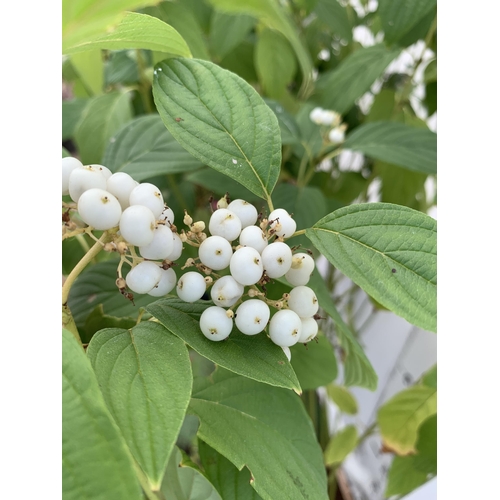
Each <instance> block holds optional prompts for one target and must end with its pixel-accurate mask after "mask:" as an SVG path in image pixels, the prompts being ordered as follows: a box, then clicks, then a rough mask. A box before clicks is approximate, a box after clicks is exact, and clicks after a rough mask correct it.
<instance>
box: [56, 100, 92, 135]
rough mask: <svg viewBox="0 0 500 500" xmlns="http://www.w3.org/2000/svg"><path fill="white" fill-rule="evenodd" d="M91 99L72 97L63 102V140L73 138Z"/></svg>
mask: <svg viewBox="0 0 500 500" xmlns="http://www.w3.org/2000/svg"><path fill="white" fill-rule="evenodd" d="M89 101H90V100H89V99H72V100H71V101H63V103H62V140H63V141H65V140H67V139H71V138H72V137H73V134H74V133H75V129H76V126H77V125H78V122H79V121H80V119H81V116H82V114H83V110H84V109H85V107H86V106H88V104H89Z"/></svg>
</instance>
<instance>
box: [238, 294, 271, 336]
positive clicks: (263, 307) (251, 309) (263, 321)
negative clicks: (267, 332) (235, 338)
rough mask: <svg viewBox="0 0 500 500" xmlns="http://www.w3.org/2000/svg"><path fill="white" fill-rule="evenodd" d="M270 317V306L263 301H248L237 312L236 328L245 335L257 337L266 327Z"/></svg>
mask: <svg viewBox="0 0 500 500" xmlns="http://www.w3.org/2000/svg"><path fill="white" fill-rule="evenodd" d="M270 315H271V311H270V310H269V306H268V305H267V304H266V303H265V302H263V301H262V300H258V299H251V300H247V301H246V302H243V304H241V305H240V306H239V307H238V309H237V310H236V319H235V323H236V327H237V328H238V330H239V331H240V332H241V333H244V334H245V335H257V333H260V332H261V331H262V330H264V328H265V327H266V325H267V323H268V321H269V317H270Z"/></svg>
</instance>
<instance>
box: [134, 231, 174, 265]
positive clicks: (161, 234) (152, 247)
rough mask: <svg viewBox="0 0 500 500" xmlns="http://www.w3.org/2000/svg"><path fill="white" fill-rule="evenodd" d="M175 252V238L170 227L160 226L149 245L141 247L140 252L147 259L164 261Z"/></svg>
mask: <svg viewBox="0 0 500 500" xmlns="http://www.w3.org/2000/svg"><path fill="white" fill-rule="evenodd" d="M173 250H174V237H173V233H172V230H171V229H170V228H169V227H166V226H162V225H158V226H157V227H156V229H155V230H154V235H153V240H152V241H151V243H150V244H149V245H145V246H140V247H139V252H141V255H142V256H143V257H144V258H145V259H151V260H164V259H166V258H167V257H168V256H169V255H170V254H171V253H172V251H173Z"/></svg>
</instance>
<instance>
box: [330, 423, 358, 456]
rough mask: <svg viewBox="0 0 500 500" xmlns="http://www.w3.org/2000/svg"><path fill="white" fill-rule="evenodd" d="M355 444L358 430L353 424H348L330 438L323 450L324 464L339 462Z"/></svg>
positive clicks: (352, 449)
mask: <svg viewBox="0 0 500 500" xmlns="http://www.w3.org/2000/svg"><path fill="white" fill-rule="evenodd" d="M357 445H358V431H357V429H356V427H355V426H354V425H348V426H347V427H345V428H344V429H342V430H341V431H339V432H337V433H336V434H335V435H334V436H333V437H332V438H331V439H330V441H329V443H328V445H327V447H326V450H325V464H326V465H335V464H339V463H340V462H342V461H343V460H344V459H345V458H346V457H347V455H349V453H351V452H352V451H354V449H355V448H356V446H357Z"/></svg>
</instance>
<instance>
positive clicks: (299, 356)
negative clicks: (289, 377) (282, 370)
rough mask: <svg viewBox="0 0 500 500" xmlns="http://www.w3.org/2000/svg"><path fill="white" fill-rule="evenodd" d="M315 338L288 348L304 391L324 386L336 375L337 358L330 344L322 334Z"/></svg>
mask: <svg viewBox="0 0 500 500" xmlns="http://www.w3.org/2000/svg"><path fill="white" fill-rule="evenodd" d="M316 338H317V339H318V342H317V343H316V341H315V340H313V341H311V342H308V343H307V344H306V345H305V346H304V345H303V344H296V345H295V346H293V347H292V348H291V349H290V351H291V353H292V361H291V363H292V367H293V370H294V371H295V373H296V374H297V378H298V379H299V382H300V387H302V390H304V391H305V390H307V389H317V388H318V387H322V386H325V385H327V384H329V383H330V382H331V381H332V380H335V378H336V377H337V359H336V358H335V354H334V352H333V347H332V345H331V344H330V342H329V341H328V339H327V338H326V337H325V336H324V335H318V336H317V337H316Z"/></svg>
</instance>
